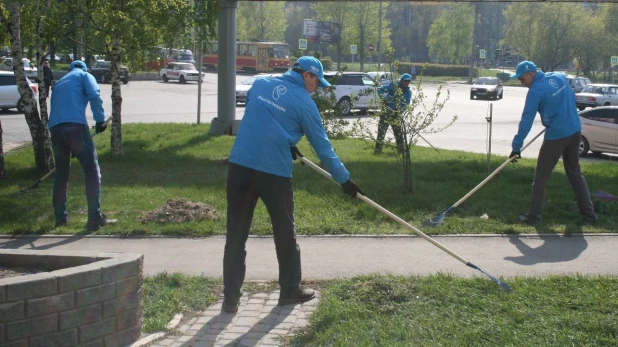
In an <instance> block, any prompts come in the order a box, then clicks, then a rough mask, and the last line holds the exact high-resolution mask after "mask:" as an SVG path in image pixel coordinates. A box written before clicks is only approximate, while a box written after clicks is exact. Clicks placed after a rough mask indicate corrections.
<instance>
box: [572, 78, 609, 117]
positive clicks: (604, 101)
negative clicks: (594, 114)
mask: <svg viewBox="0 0 618 347" xmlns="http://www.w3.org/2000/svg"><path fill="white" fill-rule="evenodd" d="M575 103H576V104H577V108H578V109H579V110H580V111H582V110H584V109H585V108H586V107H597V106H618V85H613V84H595V83H593V84H589V85H587V86H585V87H584V89H582V91H581V93H577V94H575Z"/></svg>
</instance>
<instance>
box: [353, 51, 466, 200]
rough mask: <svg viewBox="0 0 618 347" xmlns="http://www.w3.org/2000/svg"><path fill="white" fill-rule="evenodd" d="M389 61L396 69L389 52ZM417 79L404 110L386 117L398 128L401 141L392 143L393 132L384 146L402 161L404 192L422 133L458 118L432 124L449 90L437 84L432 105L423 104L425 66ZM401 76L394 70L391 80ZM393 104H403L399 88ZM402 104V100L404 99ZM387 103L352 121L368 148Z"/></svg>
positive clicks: (411, 186)
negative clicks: (371, 114) (415, 149)
mask: <svg viewBox="0 0 618 347" xmlns="http://www.w3.org/2000/svg"><path fill="white" fill-rule="evenodd" d="M388 58H389V64H391V65H393V67H394V71H397V67H398V65H399V62H398V61H393V60H392V55H391V56H389V57H388ZM420 70H421V71H419V75H418V78H417V80H416V83H415V84H410V89H411V92H412V97H411V100H410V104H409V105H407V106H406V107H405V109H404V110H403V112H395V116H394V117H392V116H391V117H387V123H388V124H389V125H392V126H394V127H398V128H399V129H401V135H400V136H401V142H402V143H401V144H399V145H398V144H397V143H396V142H395V143H393V142H392V141H390V139H392V138H393V137H394V135H392V136H391V135H387V138H386V141H383V142H382V144H383V146H384V147H385V148H386V149H387V150H390V153H391V155H393V156H395V157H396V158H397V159H398V160H399V162H400V164H401V169H402V170H401V172H402V190H403V191H404V192H408V193H409V192H412V191H413V190H414V179H413V170H412V150H413V148H414V146H415V145H416V143H417V142H418V140H419V138H421V137H422V134H432V133H437V132H440V131H443V130H444V129H446V128H448V127H450V126H451V125H453V123H454V122H455V121H456V120H457V116H456V115H455V116H453V118H452V119H451V120H450V122H449V123H447V124H446V125H444V126H440V127H436V128H434V127H432V124H433V122H434V121H435V120H436V119H437V117H438V116H439V115H440V111H442V109H443V108H444V105H445V104H446V102H447V101H448V100H449V98H450V92H449V91H448V89H447V90H446V91H443V89H442V86H439V87H438V91H437V92H436V95H435V99H434V100H433V102H432V103H431V105H426V104H425V102H426V99H427V97H428V96H427V95H426V94H425V92H424V91H423V88H422V86H421V83H422V81H423V71H424V70H425V67H423V68H422V69H420ZM400 78H401V76H400V75H399V74H398V73H395V74H394V76H393V80H392V82H391V83H396V84H398V83H399V80H400ZM394 91H395V95H394V100H395V105H398V104H400V103H402V102H403V101H404V100H405V99H404V93H403V91H402V90H401V88H398V87H395V88H394ZM404 103H405V102H404ZM386 107H388V106H387V105H384V104H383V105H382V108H381V109H380V110H379V111H378V112H376V113H375V114H374V115H373V116H372V117H370V118H369V119H366V120H360V119H359V120H358V121H357V122H356V123H355V124H354V131H353V132H352V134H353V135H354V136H356V137H360V138H363V139H365V140H366V141H367V147H368V149H370V150H371V149H373V148H374V146H375V143H376V141H377V138H376V130H375V129H376V128H377V126H378V125H377V123H378V119H379V118H380V116H381V115H382V113H384V112H388V110H386ZM391 128H392V127H391Z"/></svg>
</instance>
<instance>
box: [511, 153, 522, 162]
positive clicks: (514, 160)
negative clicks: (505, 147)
mask: <svg viewBox="0 0 618 347" xmlns="http://www.w3.org/2000/svg"><path fill="white" fill-rule="evenodd" d="M513 157H515V159H513V160H512V162H513V163H517V159H520V158H521V152H515V151H513V152H511V154H509V158H513Z"/></svg>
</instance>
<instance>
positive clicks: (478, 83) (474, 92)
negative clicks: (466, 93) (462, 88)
mask: <svg viewBox="0 0 618 347" xmlns="http://www.w3.org/2000/svg"><path fill="white" fill-rule="evenodd" d="M503 95H504V91H503V88H502V82H501V81H500V79H498V78H497V77H479V78H477V79H476V80H475V81H474V83H473V84H472V87H470V100H473V99H474V97H476V98H477V99H481V98H483V99H489V98H494V99H502V96H503Z"/></svg>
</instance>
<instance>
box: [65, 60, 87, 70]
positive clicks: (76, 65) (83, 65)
mask: <svg viewBox="0 0 618 347" xmlns="http://www.w3.org/2000/svg"><path fill="white" fill-rule="evenodd" d="M75 68H78V69H82V70H84V71H88V67H87V66H86V63H84V62H83V61H81V60H76V61H74V62H72V63H71V65H69V71H71V70H73V69H75Z"/></svg>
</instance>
